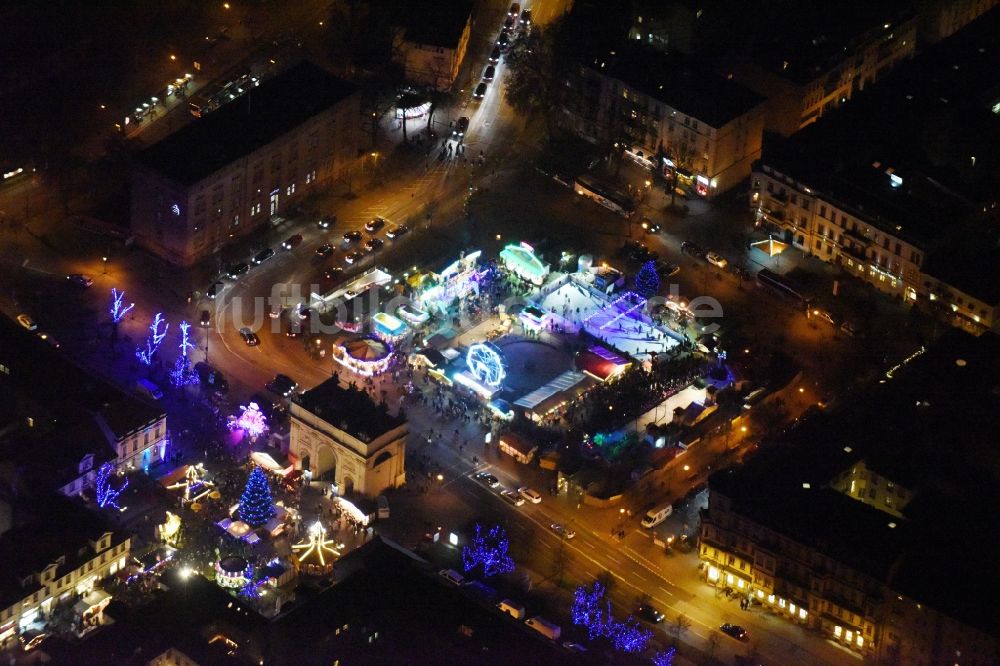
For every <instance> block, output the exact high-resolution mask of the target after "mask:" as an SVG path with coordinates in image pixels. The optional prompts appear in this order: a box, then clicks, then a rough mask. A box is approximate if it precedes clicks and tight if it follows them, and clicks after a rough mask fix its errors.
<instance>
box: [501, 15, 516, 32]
mask: <svg viewBox="0 0 1000 666" xmlns="http://www.w3.org/2000/svg"><path fill="white" fill-rule="evenodd" d="M513 27H514V17H513V16H508V17H507V18H505V19H504V21H503V29H504V30H510V29H511V28H513Z"/></svg>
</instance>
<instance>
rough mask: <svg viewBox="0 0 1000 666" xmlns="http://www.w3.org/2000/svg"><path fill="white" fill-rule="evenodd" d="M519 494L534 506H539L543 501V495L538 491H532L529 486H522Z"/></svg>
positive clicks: (518, 490)
mask: <svg viewBox="0 0 1000 666" xmlns="http://www.w3.org/2000/svg"><path fill="white" fill-rule="evenodd" d="M517 492H519V493H520V494H521V497H523V498H524V499H526V500H528V501H529V502H531V503H532V504H538V503H539V502H541V501H542V495H541V493H539V492H538V491H537V490H532V489H531V488H529V487H527V486H521V487H520V488H518V489H517Z"/></svg>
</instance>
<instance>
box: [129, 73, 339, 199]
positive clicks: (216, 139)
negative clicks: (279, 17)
mask: <svg viewBox="0 0 1000 666" xmlns="http://www.w3.org/2000/svg"><path fill="white" fill-rule="evenodd" d="M357 90H358V88H357V86H355V85H354V84H353V83H349V82H347V81H344V80H342V79H339V78H337V77H335V76H333V75H332V74H329V73H328V72H326V71H325V70H324V69H322V68H320V67H319V66H317V65H314V64H313V63H311V62H308V61H306V62H301V63H299V64H297V65H295V66H294V67H291V68H290V69H287V70H285V71H284V72H282V73H281V74H279V75H277V76H275V77H274V78H272V79H269V80H267V81H265V82H264V83H262V84H261V85H260V87H258V88H255V89H253V90H251V91H250V92H248V93H247V94H246V95H244V96H242V97H240V98H239V99H238V100H236V101H234V102H231V103H229V104H226V105H225V106H223V107H221V108H220V109H218V110H217V111H214V112H212V113H210V114H208V115H207V116H205V117H204V118H201V119H199V120H197V121H195V122H192V123H190V124H189V125H187V126H185V127H184V128H183V129H181V130H179V131H177V132H175V133H173V134H171V135H170V136H168V137H167V138H165V139H164V140H163V141H160V142H159V143H157V144H154V145H152V146H150V147H149V148H147V149H146V150H144V151H142V152H141V153H139V155H138V156H137V160H138V161H139V162H140V163H141V164H144V165H146V166H148V167H150V168H152V169H154V170H156V171H158V172H160V173H161V174H163V175H164V176H167V177H168V178H171V179H173V180H175V181H177V182H178V183H180V184H182V185H193V184H194V183H197V182H199V181H201V180H202V179H204V178H206V177H208V176H210V175H211V174H213V173H215V172H216V171H218V170H219V169H221V168H223V167H225V166H226V165H228V164H230V163H231V162H233V161H235V160H237V159H239V158H241V157H246V156H247V155H249V154H251V153H252V152H254V151H255V150H257V149H259V148H262V147H263V146H266V145H267V144H269V143H271V142H272V141H274V140H275V139H277V138H279V137H280V136H282V135H283V134H286V133H287V132H289V131H290V130H292V129H294V128H296V127H298V126H299V125H301V124H302V123H304V122H305V121H307V120H309V119H310V118H312V117H313V116H315V115H317V114H319V113H321V112H322V111H325V110H326V109H328V108H330V107H331V106H333V105H335V104H337V103H338V102H340V101H342V100H344V99H346V98H347V97H350V96H351V95H352V94H354V93H355V92H356V91H357Z"/></svg>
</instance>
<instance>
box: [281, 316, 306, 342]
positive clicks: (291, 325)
mask: <svg viewBox="0 0 1000 666" xmlns="http://www.w3.org/2000/svg"><path fill="white" fill-rule="evenodd" d="M285 335H287V336H288V337H290V338H297V337H299V336H300V335H302V322H301V321H300V320H298V319H296V318H289V320H288V328H287V329H285Z"/></svg>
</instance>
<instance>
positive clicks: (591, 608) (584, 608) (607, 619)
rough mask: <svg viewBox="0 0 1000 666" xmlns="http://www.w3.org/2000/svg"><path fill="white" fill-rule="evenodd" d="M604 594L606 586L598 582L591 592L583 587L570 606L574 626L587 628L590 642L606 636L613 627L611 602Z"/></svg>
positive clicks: (575, 593)
mask: <svg viewBox="0 0 1000 666" xmlns="http://www.w3.org/2000/svg"><path fill="white" fill-rule="evenodd" d="M604 593H605V589H604V586H603V585H601V584H600V582H598V581H594V585H593V586H592V587H591V588H590V589H589V590H588V589H587V586H586V585H581V586H580V587H578V588H576V592H574V593H573V604H572V606H570V614H571V616H572V618H573V624H577V625H581V626H583V627H585V628H586V629H587V637H588V638H589V639H590V640H594V639H595V638H598V637H600V636H606V635H607V634H608V629H609V627H610V626H611V602H610V601H607V600H606V599H604Z"/></svg>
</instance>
